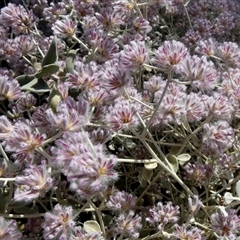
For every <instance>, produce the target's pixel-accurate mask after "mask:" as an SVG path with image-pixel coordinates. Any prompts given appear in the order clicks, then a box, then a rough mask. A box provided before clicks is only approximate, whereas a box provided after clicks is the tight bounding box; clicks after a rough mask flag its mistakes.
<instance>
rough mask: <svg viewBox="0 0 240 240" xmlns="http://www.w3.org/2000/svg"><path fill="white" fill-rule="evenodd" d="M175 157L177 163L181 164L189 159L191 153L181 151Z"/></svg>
mask: <svg viewBox="0 0 240 240" xmlns="http://www.w3.org/2000/svg"><path fill="white" fill-rule="evenodd" d="M176 158H177V160H178V161H179V164H180V165H181V166H182V165H184V164H185V163H187V162H188V161H189V160H190V159H191V155H189V154H188V153H183V154H180V155H178V156H177V157H176Z"/></svg>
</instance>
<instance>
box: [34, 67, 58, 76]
mask: <svg viewBox="0 0 240 240" xmlns="http://www.w3.org/2000/svg"><path fill="white" fill-rule="evenodd" d="M58 70H59V66H58V65H57V64H49V65H46V66H44V67H43V68H42V69H41V70H40V71H39V72H38V73H36V74H35V77H36V78H42V77H46V76H49V75H52V74H54V73H56V72H57V71H58Z"/></svg>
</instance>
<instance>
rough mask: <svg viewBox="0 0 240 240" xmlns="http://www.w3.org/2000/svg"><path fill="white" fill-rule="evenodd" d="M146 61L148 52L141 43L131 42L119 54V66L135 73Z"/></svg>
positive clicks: (143, 43)
mask: <svg viewBox="0 0 240 240" xmlns="http://www.w3.org/2000/svg"><path fill="white" fill-rule="evenodd" d="M147 61H148V50H147V47H146V45H145V42H143V41H131V42H130V43H129V44H128V45H125V46H124V49H123V50H122V52H121V54H120V64H121V65H122V67H123V68H124V69H125V70H128V71H137V70H139V69H140V68H141V67H142V66H143V65H144V63H146V62H147Z"/></svg>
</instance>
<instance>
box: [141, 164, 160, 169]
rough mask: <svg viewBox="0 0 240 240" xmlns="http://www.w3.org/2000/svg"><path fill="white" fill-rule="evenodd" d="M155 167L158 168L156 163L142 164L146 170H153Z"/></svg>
mask: <svg viewBox="0 0 240 240" xmlns="http://www.w3.org/2000/svg"><path fill="white" fill-rule="evenodd" d="M157 166H158V165H157V163H144V167H145V168H146V169H147V170H152V169H155V168H156V167H157Z"/></svg>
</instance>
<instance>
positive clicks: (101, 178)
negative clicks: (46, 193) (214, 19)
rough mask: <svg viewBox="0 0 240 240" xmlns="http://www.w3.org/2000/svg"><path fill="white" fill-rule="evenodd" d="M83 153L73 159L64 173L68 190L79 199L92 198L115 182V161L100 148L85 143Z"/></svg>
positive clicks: (99, 146) (114, 158)
mask: <svg viewBox="0 0 240 240" xmlns="http://www.w3.org/2000/svg"><path fill="white" fill-rule="evenodd" d="M85 149H86V151H85V153H83V154H81V155H79V157H75V158H73V160H72V161H71V163H70V166H69V169H68V170H65V171H64V174H65V175H66V176H67V178H68V181H69V182H70V188H71V189H72V190H73V191H75V192H76V194H77V195H78V196H80V197H81V198H87V197H92V196H94V195H97V194H99V193H100V192H103V191H105V190H106V189H107V187H108V186H109V184H111V183H113V182H114V181H116V180H117V178H118V174H117V172H116V171H115V170H114V168H115V166H116V164H117V159H116V157H115V156H113V155H106V154H105V153H104V152H103V149H102V146H101V145H97V146H92V147H91V146H90V145H88V144H87V143H85Z"/></svg>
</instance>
